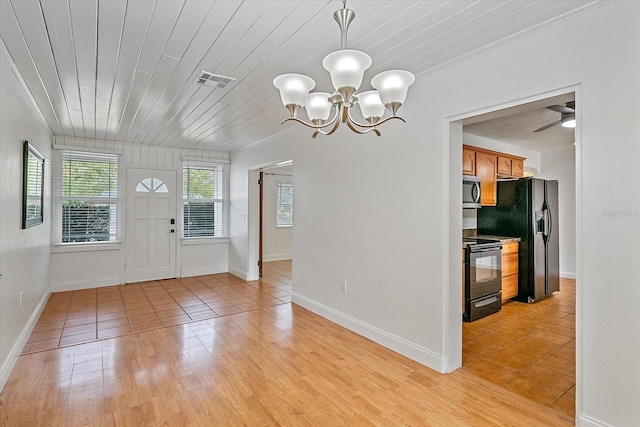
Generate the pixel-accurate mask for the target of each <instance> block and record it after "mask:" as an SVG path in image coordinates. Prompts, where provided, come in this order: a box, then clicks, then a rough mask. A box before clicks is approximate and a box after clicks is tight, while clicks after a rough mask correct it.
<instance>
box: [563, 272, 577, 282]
mask: <svg viewBox="0 0 640 427" xmlns="http://www.w3.org/2000/svg"><path fill="white" fill-rule="evenodd" d="M560 277H562V278H563V279H574V280H575V278H576V273H570V272H568V271H561V272H560Z"/></svg>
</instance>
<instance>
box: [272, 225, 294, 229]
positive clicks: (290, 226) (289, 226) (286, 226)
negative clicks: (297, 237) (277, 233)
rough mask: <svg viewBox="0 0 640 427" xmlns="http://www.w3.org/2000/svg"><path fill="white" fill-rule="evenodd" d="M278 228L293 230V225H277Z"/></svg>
mask: <svg viewBox="0 0 640 427" xmlns="http://www.w3.org/2000/svg"><path fill="white" fill-rule="evenodd" d="M276 228H293V225H276Z"/></svg>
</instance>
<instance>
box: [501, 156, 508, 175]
mask: <svg viewBox="0 0 640 427" xmlns="http://www.w3.org/2000/svg"><path fill="white" fill-rule="evenodd" d="M498 175H507V176H511V158H509V157H503V156H498Z"/></svg>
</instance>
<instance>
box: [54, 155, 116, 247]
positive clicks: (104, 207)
mask: <svg viewBox="0 0 640 427" xmlns="http://www.w3.org/2000/svg"><path fill="white" fill-rule="evenodd" d="M54 156H55V157H54V171H53V173H54V177H53V216H54V222H53V234H54V236H53V238H54V242H55V243H57V244H70V243H100V242H115V241H119V240H120V230H121V229H122V224H121V222H122V212H121V209H122V203H121V201H120V195H121V194H122V191H121V189H120V182H119V180H118V156H117V155H113V154H102V153H89V152H80V151H68V150H56V151H55V153H54Z"/></svg>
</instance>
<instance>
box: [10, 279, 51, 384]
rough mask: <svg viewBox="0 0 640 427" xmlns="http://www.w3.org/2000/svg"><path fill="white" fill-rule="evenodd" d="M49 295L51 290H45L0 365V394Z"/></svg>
mask: <svg viewBox="0 0 640 427" xmlns="http://www.w3.org/2000/svg"><path fill="white" fill-rule="evenodd" d="M50 295H51V288H49V289H47V291H46V292H45V293H44V295H43V296H42V298H41V299H40V302H39V303H38V305H37V306H36V308H35V310H33V313H31V317H29V320H28V321H27V324H26V325H24V328H23V329H22V332H21V333H20V336H19V337H18V339H17V340H16V342H15V344H14V345H13V348H12V349H11V351H10V352H9V355H8V356H7V359H6V360H5V361H4V363H3V364H2V368H0V393H2V390H3V389H4V386H5V385H6V384H7V381H8V380H9V376H10V375H11V371H13V368H14V366H16V362H17V361H18V357H19V356H20V353H22V349H23V348H24V346H25V345H26V344H27V341H28V340H29V336H31V332H32V331H33V328H34V327H35V326H36V323H37V322H38V319H39V318H40V314H42V310H44V307H45V305H47V301H48V300H49V296H50Z"/></svg>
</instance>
